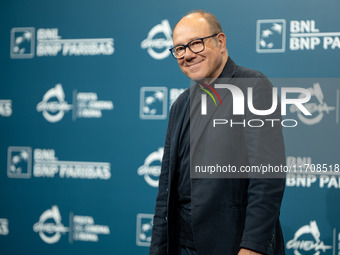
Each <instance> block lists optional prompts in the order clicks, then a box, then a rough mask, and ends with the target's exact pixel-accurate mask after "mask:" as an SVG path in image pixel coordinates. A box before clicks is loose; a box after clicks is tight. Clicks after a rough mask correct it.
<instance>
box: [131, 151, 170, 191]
mask: <svg viewBox="0 0 340 255" xmlns="http://www.w3.org/2000/svg"><path fill="white" fill-rule="evenodd" d="M163 153H164V148H159V149H158V151H155V152H152V153H151V154H150V155H149V156H147V158H146V159H145V161H144V165H142V166H140V167H139V168H138V171H137V173H138V175H141V176H142V175H144V180H145V181H146V183H147V184H149V185H150V186H151V187H158V182H159V175H160V174H161V163H162V158H163ZM158 162H159V163H158Z"/></svg>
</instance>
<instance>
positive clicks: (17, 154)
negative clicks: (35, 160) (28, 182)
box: [7, 147, 32, 178]
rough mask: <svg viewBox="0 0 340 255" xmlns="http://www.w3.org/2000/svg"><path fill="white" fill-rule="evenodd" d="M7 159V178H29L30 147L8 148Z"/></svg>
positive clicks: (30, 165) (30, 170) (30, 168)
mask: <svg viewBox="0 0 340 255" xmlns="http://www.w3.org/2000/svg"><path fill="white" fill-rule="evenodd" d="M7 157H8V158H7V176H8V177H9V178H31V172H32V149H31V148H30V147H9V148H8V155H7Z"/></svg>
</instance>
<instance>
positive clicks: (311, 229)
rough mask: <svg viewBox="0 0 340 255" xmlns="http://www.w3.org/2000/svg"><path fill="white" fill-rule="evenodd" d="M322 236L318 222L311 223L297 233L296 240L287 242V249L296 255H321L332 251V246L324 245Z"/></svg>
mask: <svg viewBox="0 0 340 255" xmlns="http://www.w3.org/2000/svg"><path fill="white" fill-rule="evenodd" d="M320 236H321V234H320V230H319V228H318V225H317V224H316V221H311V222H310V223H309V225H305V226H302V227H301V228H299V229H298V230H297V231H296V232H295V234H294V238H293V239H292V240H290V241H288V242H287V245H286V246H287V249H288V250H290V249H292V250H293V251H294V255H303V254H312V255H320V254H321V252H322V253H325V252H326V251H327V250H329V249H332V246H330V245H325V244H324V242H323V241H322V240H321V239H320Z"/></svg>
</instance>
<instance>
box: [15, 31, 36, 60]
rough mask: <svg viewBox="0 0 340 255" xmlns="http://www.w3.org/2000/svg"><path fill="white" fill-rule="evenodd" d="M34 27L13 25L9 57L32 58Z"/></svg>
mask: <svg viewBox="0 0 340 255" xmlns="http://www.w3.org/2000/svg"><path fill="white" fill-rule="evenodd" d="M34 35H35V29H34V27H15V28H12V30H11V49H10V51H11V52H10V55H11V58H33V57H34V44H35V41H34V40H35V39H34Z"/></svg>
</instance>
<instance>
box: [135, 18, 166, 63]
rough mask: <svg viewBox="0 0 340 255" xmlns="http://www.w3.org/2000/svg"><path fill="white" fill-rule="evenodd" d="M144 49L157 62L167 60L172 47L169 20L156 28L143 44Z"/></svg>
mask: <svg viewBox="0 0 340 255" xmlns="http://www.w3.org/2000/svg"><path fill="white" fill-rule="evenodd" d="M141 47H142V49H146V50H147V52H148V53H149V55H150V56H151V57H152V58H154V59H157V60H161V59H164V58H167V57H168V56H169V55H170V51H169V49H170V48H171V47H172V30H171V27H170V24H169V21H168V20H166V19H165V20H163V21H162V22H161V24H158V25H156V26H154V27H153V28H152V29H151V30H150V32H149V33H148V37H147V38H146V39H145V40H143V41H142V43H141Z"/></svg>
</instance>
